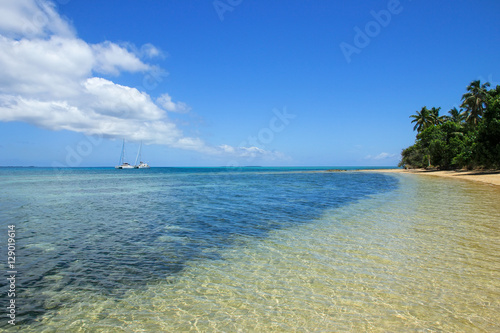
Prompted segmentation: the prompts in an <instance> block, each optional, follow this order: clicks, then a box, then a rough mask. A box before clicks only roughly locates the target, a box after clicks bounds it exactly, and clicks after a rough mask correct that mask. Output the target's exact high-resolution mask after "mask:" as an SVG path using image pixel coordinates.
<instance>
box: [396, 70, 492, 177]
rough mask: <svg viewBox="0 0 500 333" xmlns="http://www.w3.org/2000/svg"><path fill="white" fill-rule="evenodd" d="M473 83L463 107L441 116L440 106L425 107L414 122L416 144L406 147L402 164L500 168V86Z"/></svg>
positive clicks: (463, 97) (440, 167)
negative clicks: (490, 87) (493, 86)
mask: <svg viewBox="0 0 500 333" xmlns="http://www.w3.org/2000/svg"><path fill="white" fill-rule="evenodd" d="M489 86H490V84H489V83H485V84H481V82H480V81H479V80H477V81H473V82H471V84H470V85H469V86H468V87H467V92H466V93H465V94H464V95H463V96H462V104H461V105H460V110H457V108H453V109H451V110H450V111H448V115H444V116H439V111H440V110H441V108H434V107H433V108H431V109H428V108H427V107H425V106H424V107H423V108H422V109H421V110H420V111H417V112H416V114H415V115H412V116H410V118H413V120H412V123H415V126H414V128H413V130H416V131H417V138H416V140H415V144H414V145H413V146H410V147H408V148H406V149H404V150H403V152H402V153H401V157H402V158H401V162H400V163H399V166H401V167H405V168H428V167H437V168H439V169H461V168H467V169H474V168H488V169H498V168H500V86H497V87H496V88H495V89H490V90H487V88H488V87H489Z"/></svg>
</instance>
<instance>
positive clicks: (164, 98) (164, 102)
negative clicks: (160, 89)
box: [156, 94, 191, 113]
mask: <svg viewBox="0 0 500 333" xmlns="http://www.w3.org/2000/svg"><path fill="white" fill-rule="evenodd" d="M156 102H157V103H158V104H159V105H161V106H162V107H163V108H164V109H165V110H167V111H170V112H177V113H188V112H189V111H190V110H191V108H190V107H189V106H188V105H187V104H186V103H183V102H177V103H174V102H173V101H172V97H170V95H169V94H163V95H161V96H160V97H158V99H157V100H156Z"/></svg>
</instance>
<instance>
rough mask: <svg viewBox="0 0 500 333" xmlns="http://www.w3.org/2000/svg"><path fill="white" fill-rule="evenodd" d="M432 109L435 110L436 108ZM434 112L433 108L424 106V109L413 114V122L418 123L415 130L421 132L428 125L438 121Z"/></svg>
mask: <svg viewBox="0 0 500 333" xmlns="http://www.w3.org/2000/svg"><path fill="white" fill-rule="evenodd" d="M432 109H433V110H434V109H435V108H432ZM434 112H435V111H433V112H431V110H429V109H427V107H426V106H424V107H423V108H422V110H420V111H417V112H416V113H417V114H414V115H411V116H410V118H413V120H412V121H411V122H412V123H416V124H415V126H414V127H413V130H417V132H418V133H420V132H422V131H423V130H425V129H426V128H427V127H429V126H432V125H434V124H435V123H436V120H435V117H434ZM438 113H439V110H438Z"/></svg>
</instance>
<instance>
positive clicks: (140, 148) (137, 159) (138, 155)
mask: <svg viewBox="0 0 500 333" xmlns="http://www.w3.org/2000/svg"><path fill="white" fill-rule="evenodd" d="M141 150H142V141H141V145H140V146H139V151H138V152H137V157H136V158H135V164H134V165H138V164H137V161H140V160H141Z"/></svg>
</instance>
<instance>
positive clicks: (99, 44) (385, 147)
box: [0, 0, 500, 167]
mask: <svg viewBox="0 0 500 333" xmlns="http://www.w3.org/2000/svg"><path fill="white" fill-rule="evenodd" d="M498 13H500V2H498V1H496V0H491V1H476V2H473V1H451V0H450V1H439V2H435V1H420V0H419V1H415V0H414V1H410V0H401V1H395V0H391V1H386V0H384V1H378V0H377V1H348V2H346V1H319V0H318V1H312V0H309V1H305V0H303V1H294V0H289V1H284V0H281V1H277V0H274V1H273V0H270V1H250V0H220V1H218V0H217V1H200V0H198V1H194V0H192V1H189V0H184V1H141V2H138V1H128V0H120V1H118V0H114V1H76V0H60V1H55V2H48V1H45V0H44V1H34V0H19V1H16V2H14V1H1V2H0V47H1V48H2V51H3V52H2V55H0V76H1V77H2V78H0V165H3V166H5V165H24V166H27V165H35V166H82V167H83V166H114V165H116V164H117V163H118V159H119V157H120V152H121V145H122V140H123V139H125V140H126V142H127V143H126V147H127V153H128V159H129V161H130V162H134V159H135V154H136V152H137V148H138V146H139V142H140V141H143V142H144V143H145V145H144V147H143V157H144V159H145V160H146V161H148V162H149V163H150V164H151V165H152V166H225V165H274V166H281V165H283V166H289V165H290V166H349V165H350V166H394V165H396V164H397V162H398V161H399V157H400V152H401V150H402V149H403V148H405V147H407V146H409V145H410V144H412V143H413V141H414V138H415V133H414V132H412V128H413V126H412V125H411V123H410V119H409V116H410V115H411V114H413V113H414V112H415V111H416V110H420V109H421V107H423V106H427V107H433V106H436V107H442V110H443V111H442V113H445V112H447V110H449V109H451V108H452V107H453V106H458V104H459V103H460V97H461V95H462V94H463V93H464V92H465V87H466V86H467V85H468V84H469V83H470V82H471V81H472V80H476V79H481V80H482V81H490V82H491V83H492V85H496V84H500V83H499V82H500V68H499V65H498V55H499V54H500V52H499V51H500V43H499V42H500V39H499V37H498V36H500V22H499V21H498V19H497V16H498Z"/></svg>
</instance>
